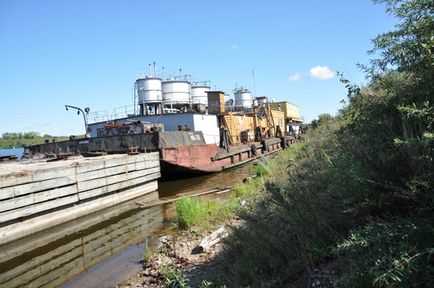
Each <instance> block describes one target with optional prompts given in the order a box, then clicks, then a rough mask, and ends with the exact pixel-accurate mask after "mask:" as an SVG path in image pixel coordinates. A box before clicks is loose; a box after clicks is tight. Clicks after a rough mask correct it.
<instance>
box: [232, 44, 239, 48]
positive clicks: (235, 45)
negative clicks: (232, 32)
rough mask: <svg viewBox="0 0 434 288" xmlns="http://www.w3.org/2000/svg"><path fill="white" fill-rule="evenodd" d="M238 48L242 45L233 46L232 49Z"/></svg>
mask: <svg viewBox="0 0 434 288" xmlns="http://www.w3.org/2000/svg"><path fill="white" fill-rule="evenodd" d="M238 48H240V45H238V44H234V45H232V49H238Z"/></svg>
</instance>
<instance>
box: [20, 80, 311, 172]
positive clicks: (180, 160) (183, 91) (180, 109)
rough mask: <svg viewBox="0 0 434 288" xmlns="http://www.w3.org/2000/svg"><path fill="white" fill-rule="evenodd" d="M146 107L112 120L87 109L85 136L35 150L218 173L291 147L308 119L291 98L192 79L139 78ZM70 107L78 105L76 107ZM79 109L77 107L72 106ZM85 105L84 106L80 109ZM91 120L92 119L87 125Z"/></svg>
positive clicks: (165, 169)
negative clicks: (153, 160) (124, 157)
mask: <svg viewBox="0 0 434 288" xmlns="http://www.w3.org/2000/svg"><path fill="white" fill-rule="evenodd" d="M135 91H136V92H135V94H136V96H137V99H138V105H134V106H133V107H134V108H137V107H139V112H136V109H134V111H132V112H129V111H128V110H127V109H126V108H125V110H124V113H123V115H122V116H121V117H119V115H118V114H116V113H114V115H115V117H112V118H111V119H108V117H106V118H103V117H101V115H108V113H106V112H105V113H98V112H94V113H92V114H89V113H88V112H89V110H88V108H87V109H85V110H84V111H83V110H81V109H80V111H81V112H82V114H83V116H85V117H84V120H85V125H86V134H85V135H84V137H78V138H71V139H70V140H69V141H63V142H52V143H45V144H41V145H35V146H32V147H29V149H27V150H28V152H29V153H30V154H32V155H35V154H41V153H42V154H44V155H48V156H49V157H53V158H54V159H62V158H65V157H68V156H69V155H75V154H81V155H84V156H96V155H104V154H113V153H128V154H136V153H140V152H154V151H157V152H159V155H160V164H161V172H162V175H163V176H168V177H173V176H175V177H179V176H187V175H194V174H202V173H211V172H219V171H222V170H223V169H227V168H231V167H234V166H237V165H241V164H243V163H246V162H248V161H251V160H253V159H257V158H258V157H262V156H265V155H268V154H270V153H274V152H276V151H278V150H281V149H284V148H285V147H286V146H287V145H289V144H291V143H293V142H295V141H297V139H298V138H299V126H300V124H301V120H302V119H301V117H300V115H299V111H298V107H297V106H296V105H294V104H291V103H289V102H277V103H269V101H268V98H267V97H255V98H254V97H253V96H252V94H251V92H250V91H249V90H248V89H244V88H239V89H237V90H236V91H235V93H234V95H235V101H233V100H232V99H228V96H227V94H225V93H224V92H222V91H211V90H210V88H209V87H207V86H204V85H195V86H191V83H190V82H188V81H186V80H168V81H161V79H160V78H156V77H145V78H140V79H137V81H136V82H135ZM67 106H68V107H73V106H69V105H67ZM73 108H77V107H73ZM77 109H79V108H77ZM88 121H90V122H92V123H90V124H88V123H87V122H88Z"/></svg>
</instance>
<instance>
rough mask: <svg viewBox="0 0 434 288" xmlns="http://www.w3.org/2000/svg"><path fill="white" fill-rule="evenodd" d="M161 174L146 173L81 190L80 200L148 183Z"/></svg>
mask: <svg viewBox="0 0 434 288" xmlns="http://www.w3.org/2000/svg"><path fill="white" fill-rule="evenodd" d="M159 175H160V174H159V173H154V174H150V175H146V176H143V177H138V178H134V179H128V180H126V181H122V182H118V183H114V184H110V185H106V186H102V187H99V188H96V189H91V190H86V191H84V192H79V194H78V197H79V198H80V200H84V199H88V198H92V197H96V196H100V195H103V194H107V193H112V192H115V191H118V190H121V189H125V188H128V187H130V186H135V185H139V184H141V183H146V182H148V181H152V180H153V179H156V178H158V177H159Z"/></svg>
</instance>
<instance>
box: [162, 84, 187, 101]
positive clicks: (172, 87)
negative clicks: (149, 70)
mask: <svg viewBox="0 0 434 288" xmlns="http://www.w3.org/2000/svg"><path fill="white" fill-rule="evenodd" d="M161 87H162V90H163V104H164V105H187V104H191V98H190V91H191V88H190V87H191V84H190V82H188V81H180V80H168V81H163V82H161Z"/></svg>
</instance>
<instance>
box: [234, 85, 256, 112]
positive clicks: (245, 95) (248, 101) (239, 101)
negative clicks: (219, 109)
mask: <svg viewBox="0 0 434 288" xmlns="http://www.w3.org/2000/svg"><path fill="white" fill-rule="evenodd" d="M234 95H235V106H238V107H243V108H252V101H253V98H252V93H250V90H249V89H238V90H236V91H235V93H234Z"/></svg>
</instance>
